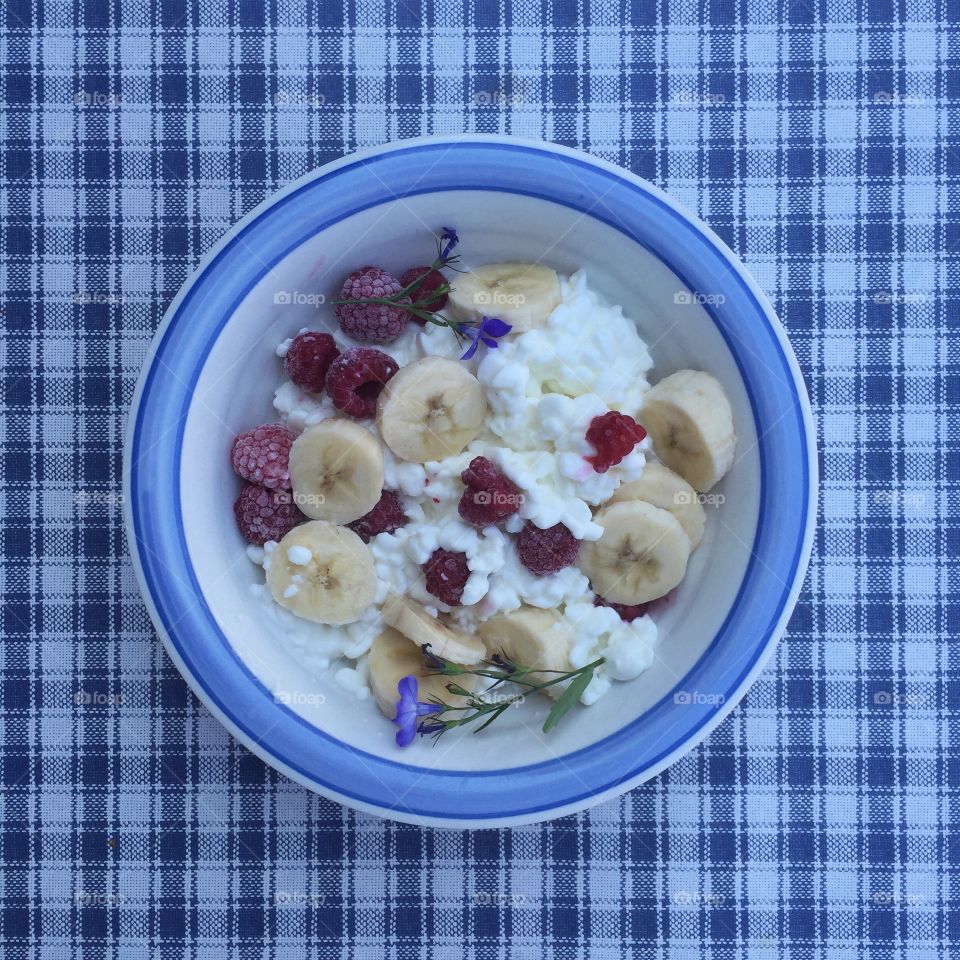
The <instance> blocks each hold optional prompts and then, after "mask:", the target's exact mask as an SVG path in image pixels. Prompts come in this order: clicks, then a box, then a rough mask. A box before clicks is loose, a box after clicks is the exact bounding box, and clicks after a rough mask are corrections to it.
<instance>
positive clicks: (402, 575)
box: [247, 272, 657, 704]
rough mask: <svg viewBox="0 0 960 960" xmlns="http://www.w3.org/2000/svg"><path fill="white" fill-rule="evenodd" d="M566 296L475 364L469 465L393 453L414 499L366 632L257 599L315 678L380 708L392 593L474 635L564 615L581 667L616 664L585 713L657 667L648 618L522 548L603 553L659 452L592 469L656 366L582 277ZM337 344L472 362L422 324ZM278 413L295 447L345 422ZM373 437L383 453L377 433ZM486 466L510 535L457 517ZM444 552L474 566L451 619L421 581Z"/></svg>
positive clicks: (385, 551)
mask: <svg viewBox="0 0 960 960" xmlns="http://www.w3.org/2000/svg"><path fill="white" fill-rule="evenodd" d="M561 290H562V295H563V300H562V303H561V304H560V305H559V306H558V307H557V308H556V309H555V310H554V312H553V313H552V315H551V316H550V318H549V321H548V322H547V325H546V326H545V327H544V328H542V329H538V330H531V331H528V332H527V333H522V334H518V335H516V336H508V337H505V338H503V339H502V340H501V341H500V343H499V347H498V348H497V349H486V348H481V350H480V351H479V354H478V357H477V358H475V359H474V360H472V361H471V362H470V364H469V367H470V368H471V369H474V370H475V371H476V375H477V377H478V379H479V380H480V382H481V383H482V384H483V385H484V387H485V388H486V395H487V401H488V404H489V408H490V412H489V416H488V420H487V427H486V429H485V430H484V431H483V432H482V433H481V435H480V436H479V437H477V438H476V439H475V440H474V441H473V442H472V443H471V444H470V445H469V446H468V448H467V449H466V450H465V451H463V452H462V453H460V454H458V455H457V456H454V457H448V458H447V459H445V460H441V461H435V462H431V463H426V464H420V463H408V462H405V461H402V460H398V459H397V458H396V457H395V456H394V455H393V453H392V452H391V451H390V449H389V448H388V447H387V446H386V445H385V444H382V443H381V446H382V449H383V454H384V485H385V487H386V488H387V489H389V490H393V491H395V492H397V493H398V494H400V495H401V496H402V498H403V500H404V510H405V514H406V517H407V524H406V525H405V526H404V527H401V528H400V529H399V530H397V531H395V532H394V533H381V534H379V535H377V536H375V537H373V538H372V539H371V541H370V544H369V547H370V551H371V553H372V555H373V559H374V565H375V568H376V572H377V578H378V581H379V582H378V589H377V594H376V597H375V602H374V605H373V606H372V607H371V608H370V610H368V611H367V613H366V614H365V615H364V617H363V618H362V619H361V620H359V621H357V622H356V623H353V624H348V625H347V626H343V627H331V626H324V625H322V624H316V623H312V622H309V621H306V620H302V619H300V618H298V617H296V616H294V615H293V614H291V613H289V612H288V611H286V610H284V609H283V608H282V607H280V606H279V605H278V604H276V603H274V602H273V599H272V597H271V596H270V593H269V591H268V590H267V589H266V588H265V587H263V586H258V587H256V588H255V591H256V594H257V596H258V598H259V599H260V600H261V602H262V603H263V605H264V607H265V608H267V609H268V616H271V617H273V618H274V623H275V624H276V627H277V635H278V636H280V637H281V638H282V640H283V642H285V643H286V644H287V645H288V648H289V649H290V650H291V651H292V652H293V653H294V654H295V655H296V656H298V657H299V658H300V659H301V661H302V662H304V663H305V664H306V665H307V666H308V667H309V668H310V669H311V670H312V671H313V672H315V673H321V672H326V671H329V670H330V668H331V666H332V665H335V671H334V679H335V680H336V681H337V683H338V684H339V685H340V686H342V687H343V688H344V689H346V690H349V691H350V692H352V693H354V694H356V695H357V696H358V697H361V698H364V697H367V696H369V691H368V687H367V679H366V677H367V666H366V657H365V654H366V652H367V650H368V649H369V647H370V644H371V643H372V642H373V640H374V638H375V637H376V636H377V634H378V633H379V632H380V631H381V630H382V629H383V620H382V618H381V616H380V613H379V605H380V604H382V603H383V601H384V600H385V599H386V597H387V595H388V594H389V593H391V592H392V593H397V594H400V595H404V596H408V597H411V598H412V599H414V600H418V601H420V602H421V603H423V604H424V605H425V606H427V608H428V609H429V610H430V611H431V612H432V613H437V612H443V613H448V614H449V615H450V617H451V619H452V620H453V621H454V622H455V623H457V624H458V625H459V626H460V627H462V628H464V629H468V630H472V629H474V628H476V626H477V625H478V624H479V623H481V622H482V621H483V620H486V619H489V618H490V617H492V616H494V615H496V614H498V613H509V612H511V611H513V610H517V609H519V608H520V607H521V606H522V605H523V604H529V605H531V606H535V607H541V608H544V609H552V610H556V611H557V612H558V613H560V615H561V616H562V618H563V619H564V620H565V621H566V623H567V625H568V626H569V627H570V629H571V630H572V632H573V635H574V636H575V638H576V642H575V645H574V647H573V650H572V652H571V657H570V660H571V664H572V666H573V667H582V666H585V665H586V664H588V663H591V662H592V661H593V660H596V659H598V658H599V657H601V656H602V657H605V658H606V662H605V664H604V665H603V666H602V667H601V668H600V669H598V670H597V671H596V672H595V674H594V677H593V680H592V681H591V683H590V685H589V686H588V687H587V689H586V691H585V692H584V694H583V697H582V698H581V699H582V702H583V703H584V704H592V703H595V702H596V701H597V700H598V699H599V698H600V697H601V696H603V694H604V693H606V692H607V690H609V689H610V686H611V684H612V682H613V681H620V680H630V679H632V678H634V677H636V676H637V675H638V674H639V673H641V672H642V671H643V670H645V669H647V667H649V666H650V664H651V663H652V661H653V657H654V653H655V646H656V640H657V628H656V625H655V624H654V622H653V621H652V620H651V619H650V617H648V616H644V617H641V618H639V619H638V620H635V621H634V622H633V623H625V622H624V621H622V620H621V619H620V617H619V615H618V614H617V613H616V611H614V610H612V609H611V608H609V607H598V606H594V603H593V599H594V595H593V591H592V590H591V589H590V584H589V582H588V580H587V578H586V577H585V576H584V575H583V574H582V573H581V572H580V570H579V568H578V567H576V566H573V567H567V568H565V569H563V570H560V571H559V572H557V573H555V574H552V575H549V576H537V575H536V574H534V573H531V572H530V571H529V570H527V568H526V567H524V566H523V564H522V563H521V562H520V558H519V556H518V554H517V550H516V547H515V544H514V540H513V537H512V536H511V535H512V534H516V533H518V532H519V531H520V530H521V529H522V528H523V525H524V523H525V522H527V521H529V522H531V523H533V524H535V525H536V526H538V527H541V528H544V529H546V528H548V527H552V526H554V525H555V524H558V523H562V524H564V525H566V526H567V527H568V528H569V530H570V531H571V532H572V533H573V535H574V536H575V537H577V538H578V539H580V540H595V539H597V538H598V537H599V536H600V534H601V528H600V527H599V526H598V525H597V524H596V523H594V521H593V512H594V510H595V509H596V508H597V507H598V506H599V505H601V504H603V503H605V502H606V501H607V500H609V498H610V497H611V496H612V495H613V493H614V492H615V491H616V489H617V487H618V486H619V485H620V484H621V483H624V482H629V481H632V480H635V479H637V478H638V477H639V476H640V474H641V473H642V472H643V468H644V463H645V460H646V456H647V453H648V452H649V450H650V441H649V439H647V440H645V441H643V443H641V444H639V445H637V447H636V448H635V449H634V450H633V452H632V453H630V454H629V455H628V456H627V457H625V458H624V460H623V461H622V462H621V463H619V464H617V465H615V466H613V467H611V468H610V469H609V470H607V471H606V472H605V473H598V472H597V471H596V470H594V469H593V466H592V464H591V463H589V462H588V460H587V459H586V457H588V456H591V455H592V454H593V453H595V450H594V449H593V447H592V445H591V444H589V443H588V442H587V439H586V433H587V429H588V428H589V426H590V423H591V421H592V420H593V419H594V417H597V416H599V415H601V414H603V413H606V412H608V411H610V410H617V411H619V412H621V413H626V414H630V415H631V416H635V415H636V414H637V413H638V411H639V409H640V405H641V403H642V400H643V395H644V393H645V392H646V391H647V389H649V384H648V382H647V374H648V372H649V370H650V368H651V366H652V362H651V359H650V354H649V352H648V350H647V347H646V345H645V344H644V342H643V341H642V340H641V338H640V336H639V334H638V333H637V329H636V326H635V325H634V323H633V322H632V321H630V320H629V319H627V318H626V317H624V316H623V313H622V311H621V309H620V307H616V306H611V305H610V304H607V303H606V302H605V301H603V300H602V299H601V298H600V297H599V296H598V295H597V294H596V293H595V292H593V291H592V290H590V288H589V287H588V286H587V283H586V277H585V275H584V274H583V272H579V273H576V274H574V275H573V276H572V277H570V278H569V279H568V280H564V279H561ZM301 332H302V331H301ZM333 336H334V338H335V339H336V341H337V345H338V347H339V348H340V349H341V350H345V349H347V348H349V347H351V346H374V347H375V348H376V349H379V350H383V351H384V352H385V353H388V354H390V355H391V356H392V357H393V358H394V359H395V360H396V361H397V362H398V363H399V364H401V366H402V365H405V364H407V363H411V362H413V361H415V360H417V359H420V358H421V357H424V356H442V357H447V358H450V359H457V358H458V357H459V356H460V354H461V353H462V352H463V349H464V347H463V344H462V343H460V342H458V340H457V338H456V337H455V336H454V335H453V333H452V332H451V331H450V330H449V329H447V328H445V327H442V326H438V325H436V324H429V323H428V324H426V326H424V327H420V326H419V325H418V324H415V323H413V322H411V323H410V324H409V325H408V327H407V330H406V331H405V332H404V334H403V335H402V336H401V337H400V338H398V339H397V340H396V341H395V342H394V343H392V344H385V345H379V344H372V345H371V344H357V343H356V342H355V341H353V340H351V339H350V338H348V337H345V336H344V335H343V334H342V333H341V332H340V331H333ZM291 342H292V340H286V341H284V342H283V343H281V344H280V345H279V346H278V347H277V355H278V356H280V357H283V356H285V355H286V352H287V350H288V349H289V345H290V343H291ZM273 403H274V408H275V409H276V411H277V413H278V414H279V416H280V419H281V420H282V421H283V422H284V423H285V424H286V425H287V426H288V427H289V429H290V430H292V431H293V432H294V433H300V432H301V431H303V430H305V429H306V428H307V427H309V426H311V425H313V424H316V423H319V422H320V421H321V420H324V419H327V418H329V417H339V416H342V414H341V413H340V411H338V410H337V409H336V408H335V407H334V406H333V404H332V403H331V402H330V400H329V398H328V397H326V396H325V395H320V396H317V395H314V394H310V393H307V392H305V391H303V390H301V389H300V388H299V387H297V386H296V385H295V384H293V383H291V382H290V381H288V380H285V381H284V382H283V383H281V384H280V386H279V387H278V388H277V390H276V392H275V394H274V401H273ZM362 425H363V426H365V427H367V429H369V430H370V431H371V433H373V434H374V435H375V436H377V438H378V439H380V437H379V432H378V430H377V426H376V423H375V422H373V421H364V422H362ZM478 456H484V457H487V458H489V459H490V460H491V461H493V462H494V463H495V464H497V466H498V467H499V468H500V469H501V470H502V471H503V473H504V474H505V475H506V476H507V477H509V479H510V480H511V481H512V482H513V483H514V484H515V485H516V486H517V487H518V488H519V490H520V492H521V498H520V505H519V511H518V513H517V514H515V515H514V516H512V517H510V518H509V519H508V520H507V521H506V522H505V523H504V524H502V525H501V526H502V529H501V528H498V527H488V528H486V529H484V530H482V531H481V530H477V529H476V528H474V527H472V526H470V525H469V524H467V523H465V522H464V521H463V520H462V519H461V518H460V516H459V513H458V509H457V505H458V503H459V500H460V497H461V495H462V493H463V483H462V481H461V480H460V475H461V473H462V472H463V471H464V470H465V469H466V468H467V465H468V464H469V463H470V461H471V460H473V459H474V457H478ZM275 547H276V545H275V544H267V546H266V548H265V549H264V550H259V549H258V548H256V547H250V548H248V550H247V553H248V556H250V559H251V560H253V561H254V562H255V563H260V564H264V565H269V562H270V553H271V552H272V549H274V548H275ZM441 547H442V548H444V549H447V550H453V551H459V552H462V553H464V554H466V557H467V566H468V567H469V570H470V575H469V578H468V580H467V583H466V585H465V587H464V590H463V596H462V601H461V605H460V606H457V607H453V608H451V607H449V606H447V605H446V604H444V603H443V602H441V601H440V600H438V599H437V598H436V597H434V596H433V595H431V594H430V593H429V592H428V591H427V589H426V584H425V580H424V574H423V570H422V565H423V564H424V563H425V562H426V561H427V560H428V559H429V558H430V556H431V554H432V553H433V552H434V550H436V549H438V548H441ZM309 553H310V551H309V550H307V549H306V548H303V547H295V548H292V549H291V550H289V551H288V553H287V558H288V560H289V561H290V562H291V563H293V564H297V563H301V564H306V563H309V562H310V559H311V557H310V556H309ZM294 589H295V585H294ZM343 658H348V659H349V660H352V661H355V662H354V663H352V664H348V663H345V662H344V660H343Z"/></svg>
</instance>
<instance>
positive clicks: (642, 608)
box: [593, 597, 650, 623]
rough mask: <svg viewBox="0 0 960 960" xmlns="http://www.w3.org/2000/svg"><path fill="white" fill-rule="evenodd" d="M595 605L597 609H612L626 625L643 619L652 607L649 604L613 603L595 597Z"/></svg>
mask: <svg viewBox="0 0 960 960" xmlns="http://www.w3.org/2000/svg"><path fill="white" fill-rule="evenodd" d="M593 605H594V606H595V607H610V609H611V610H616V611H617V613H618V614H619V616H620V619H621V620H623V621H624V622H625V623H633V621H634V620H637V619H639V618H640V617H642V616H643V615H644V614H645V613H646V612H647V609H648V608H649V606H650V604H649V603H611V602H610V601H609V600H604V599H603V597H594V598H593Z"/></svg>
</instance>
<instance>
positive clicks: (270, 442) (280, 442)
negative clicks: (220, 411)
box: [230, 423, 295, 490]
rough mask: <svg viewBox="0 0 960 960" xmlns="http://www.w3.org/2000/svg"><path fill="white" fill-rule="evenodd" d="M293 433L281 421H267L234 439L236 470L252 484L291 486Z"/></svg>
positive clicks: (287, 487) (286, 487) (274, 487)
mask: <svg viewBox="0 0 960 960" xmlns="http://www.w3.org/2000/svg"><path fill="white" fill-rule="evenodd" d="M294 439H295V437H294V435H293V434H292V433H291V432H290V431H289V430H288V429H287V428H286V427H285V426H283V425H282V424H279V423H265V424H263V425H262V426H259V427H256V428H255V429H253V430H248V431H247V432H246V433H241V434H240V436H239V437H237V439H236V440H234V441H233V451H232V453H231V455H230V456H231V460H232V461H233V469H234V470H236V471H237V473H238V474H240V476H241V477H243V479H244V480H249V481H250V482H251V483H258V484H260V486H262V487H269V488H270V489H271V490H289V489H290V448H291V447H292V446H293V441H294Z"/></svg>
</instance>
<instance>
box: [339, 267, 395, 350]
mask: <svg viewBox="0 0 960 960" xmlns="http://www.w3.org/2000/svg"><path fill="white" fill-rule="evenodd" d="M402 289H403V287H402V286H401V285H400V281H399V280H398V279H397V278H396V277H393V276H391V275H390V274H389V273H387V271H386V270H381V269H380V268H379V267H363V269H361V270H355V271H354V272H353V273H351V274H350V276H349V277H347V279H346V281H345V282H344V284H343V290H341V291H340V299H341V300H366V299H369V298H371V297H376V298H378V299H383V298H384V297H392V296H395V295H396V294H398V293H399V292H400V291H401V290H402ZM336 313H337V319H338V320H339V321H340V328H341V329H342V330H343V332H344V333H345V334H347V336H348V337H353V338H354V340H367V341H370V342H372V343H388V342H389V341H391V340H396V339H397V337H399V336H400V334H401V333H403V331H404V330H406V329H407V320H408V319H409V317H410V314H409V313H407V311H406V310H403V309H401V308H400V307H394V306H391V305H390V304H389V303H338V304H337V306H336Z"/></svg>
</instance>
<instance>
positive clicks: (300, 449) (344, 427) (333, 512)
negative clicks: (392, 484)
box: [290, 419, 383, 523]
mask: <svg viewBox="0 0 960 960" xmlns="http://www.w3.org/2000/svg"><path fill="white" fill-rule="evenodd" d="M290 480H291V483H292V485H293V500H294V503H296V505H297V506H298V507H299V508H300V509H301V510H302V511H303V512H304V513H305V514H306V515H307V516H308V517H311V518H312V519H314V520H329V521H330V522H331V523H350V522H351V521H353V520H358V519H359V518H360V517H362V516H363V515H364V514H365V513H369V512H370V511H371V510H372V509H373V508H374V507H375V506H376V503H377V501H378V500H379V499H380V494H381V493H383V450H381V449H380V444H378V443H377V440H376V438H375V437H374V436H373V434H372V433H370V431H369V430H365V429H364V428H363V427H361V426H360V425H359V424H356V423H352V422H351V421H350V420H339V419H336V420H333V419H331V420H322V421H321V422H320V423H318V424H316V426H313V427H308V428H307V429H306V430H304V431H303V433H301V434H300V436H299V437H297V439H296V440H295V441H294V442H293V447H292V448H291V449H290Z"/></svg>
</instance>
